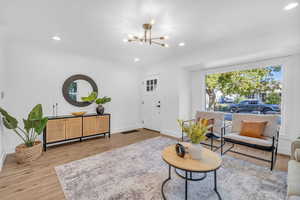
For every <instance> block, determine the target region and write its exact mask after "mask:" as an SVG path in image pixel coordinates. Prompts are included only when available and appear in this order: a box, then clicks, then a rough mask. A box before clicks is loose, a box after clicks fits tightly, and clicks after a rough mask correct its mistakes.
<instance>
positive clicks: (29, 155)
mask: <svg viewBox="0 0 300 200" xmlns="http://www.w3.org/2000/svg"><path fill="white" fill-rule="evenodd" d="M42 152H43V146H42V142H41V141H36V142H35V143H34V145H33V146H32V147H27V146H26V145H25V144H20V145H18V146H17V147H16V159H17V163H19V164H23V163H30V162H32V161H34V160H36V159H38V158H39V157H40V156H41V155H42Z"/></svg>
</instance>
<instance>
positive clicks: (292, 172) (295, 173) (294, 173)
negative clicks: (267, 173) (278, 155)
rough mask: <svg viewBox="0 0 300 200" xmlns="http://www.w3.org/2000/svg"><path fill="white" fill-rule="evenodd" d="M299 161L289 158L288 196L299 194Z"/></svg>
mask: <svg viewBox="0 0 300 200" xmlns="http://www.w3.org/2000/svg"><path fill="white" fill-rule="evenodd" d="M299 172H300V162H297V161H295V160H290V161H289V164H288V196H289V197H290V196H300V173H299Z"/></svg>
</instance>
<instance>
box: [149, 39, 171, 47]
mask: <svg viewBox="0 0 300 200" xmlns="http://www.w3.org/2000/svg"><path fill="white" fill-rule="evenodd" d="M152 43H153V44H157V45H159V46H162V47H168V45H167V44H164V43H160V42H156V41H153V40H152Z"/></svg>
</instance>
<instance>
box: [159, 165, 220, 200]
mask: <svg viewBox="0 0 300 200" xmlns="http://www.w3.org/2000/svg"><path fill="white" fill-rule="evenodd" d="M174 169H175V173H176V174H177V175H178V176H179V177H180V178H183V179H185V200H187V199H188V181H201V180H204V179H205V178H206V177H207V175H206V173H207V172H192V171H187V170H183V169H180V170H182V171H184V173H185V176H183V175H181V174H180V173H179V172H178V171H177V168H175V167H174ZM213 172H214V191H215V192H216V194H217V196H218V199H219V200H222V197H221V195H220V193H219V192H218V188H217V170H214V171H213ZM193 173H198V174H199V173H203V174H204V175H203V176H202V177H200V178H193V175H192V174H193ZM169 180H171V165H169V176H168V178H167V179H166V180H164V182H163V183H162V185H161V194H162V197H163V199H164V200H166V196H165V193H164V186H165V184H166V183H167V182H168V181H169Z"/></svg>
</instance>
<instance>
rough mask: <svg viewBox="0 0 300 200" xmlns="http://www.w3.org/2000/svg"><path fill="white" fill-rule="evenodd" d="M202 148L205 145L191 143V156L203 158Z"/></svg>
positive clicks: (196, 158)
mask: <svg viewBox="0 0 300 200" xmlns="http://www.w3.org/2000/svg"><path fill="white" fill-rule="evenodd" d="M202 148H203V147H202V146H201V144H193V143H191V144H190V145H189V147H188V149H189V154H190V155H191V158H192V159H194V160H201V159H202Z"/></svg>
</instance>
